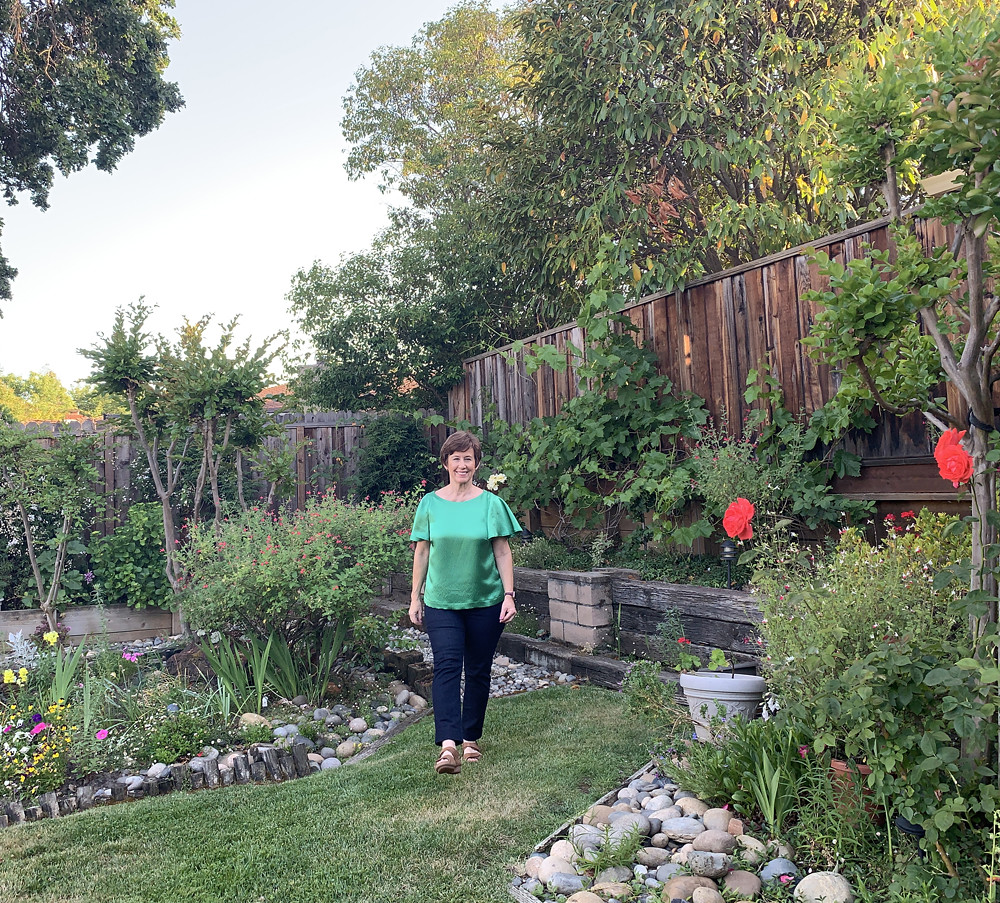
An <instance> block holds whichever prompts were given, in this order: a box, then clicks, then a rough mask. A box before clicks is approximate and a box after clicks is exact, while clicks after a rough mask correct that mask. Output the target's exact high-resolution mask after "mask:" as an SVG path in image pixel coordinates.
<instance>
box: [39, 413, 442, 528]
mask: <svg viewBox="0 0 1000 903" xmlns="http://www.w3.org/2000/svg"><path fill="white" fill-rule="evenodd" d="M426 413H430V412H426ZM272 416H274V417H275V419H276V421H277V422H278V423H279V424H280V425H281V426H282V428H283V432H282V434H280V435H278V436H272V437H270V438H268V440H267V443H266V444H267V445H268V446H269V447H270V448H272V449H280V448H283V447H296V448H297V451H296V456H295V462H294V465H293V467H292V474H291V475H292V476H293V477H294V480H295V487H296V488H295V494H294V496H293V497H292V498H291V499H290V502H289V504H290V506H292V507H296V508H299V507H302V506H304V505H305V502H306V497H307V493H309V492H323V493H326V492H330V491H333V492H335V493H336V494H337V495H338V496H339V497H341V498H343V497H345V496H346V494H347V492H348V489H349V483H350V479H351V478H352V477H353V476H355V475H356V473H357V466H358V453H359V452H360V450H361V447H362V445H363V443H364V431H365V426H366V424H367V423H370V422H371V421H372V420H373V419H375V418H377V417H380V416H385V415H383V414H378V413H368V412H366V413H356V412H352V411H323V412H317V413H308V414H301V413H278V414H274V415H272ZM113 427H114V421H113V420H84V421H82V422H80V421H66V422H58V423H50V422H45V423H39V422H31V423H27V424H24V425H23V428H24V429H25V430H26V431H28V432H31V433H34V434H35V436H36V438H37V439H38V441H39V442H42V443H44V444H45V445H48V446H51V445H53V444H54V443H55V442H56V440H57V438H58V436H59V435H62V434H70V435H75V436H81V437H91V438H93V439H94V440H95V460H94V465H95V468H96V470H97V473H98V481H97V483H96V485H95V486H94V490H95V492H96V493H97V495H99V496H100V497H101V500H102V502H101V507H100V510H99V514H98V520H97V522H96V523H94V524H93V525H92V527H91V532H93V533H100V534H101V535H107V534H109V533H112V532H114V530H115V528H116V527H117V526H118V524H120V523H121V522H122V521H123V520H124V518H125V513H126V512H127V511H128V506H129V505H130V504H131V502H132V501H133V500H134V497H135V495H136V493H135V491H134V490H135V488H136V485H135V484H136V480H137V479H139V480H141V479H146V480H148V479H149V478H148V476H143V475H144V474H146V473H147V466H146V458H145V454H144V453H143V451H142V448H141V447H140V446H139V444H138V443H137V442H133V441H132V440H131V439H129V437H128V436H123V435H120V434H118V433H116V432H115V430H114V429H113ZM445 432H446V430H445V427H444V426H437V427H427V428H425V433H426V435H427V438H428V441H429V443H430V447H431V452H432V453H434V454H436V453H437V451H438V450H439V449H440V447H441V443H442V442H443V441H444V438H445ZM192 466H194V467H197V463H195V464H194V465H192ZM251 470H252V465H251ZM245 489H246V493H247V497H248V498H251V497H253V493H254V492H256V493H257V494H258V495H263V494H266V491H267V489H266V486H265V485H262V484H261V483H260V482H259V475H257V474H254V473H252V472H251V473H250V474H249V475H247V485H246V487H245Z"/></svg>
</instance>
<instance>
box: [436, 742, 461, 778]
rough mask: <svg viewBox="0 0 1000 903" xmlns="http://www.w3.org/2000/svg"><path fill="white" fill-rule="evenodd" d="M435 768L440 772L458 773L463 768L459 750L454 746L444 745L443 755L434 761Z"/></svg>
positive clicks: (442, 748)
mask: <svg viewBox="0 0 1000 903" xmlns="http://www.w3.org/2000/svg"><path fill="white" fill-rule="evenodd" d="M434 770H435V771H436V772H437V773H438V774H458V773H459V772H460V771H461V770H462V760H461V759H460V758H459V757H458V750H457V749H456V748H455V747H454V746H442V747H441V755H439V756H438V759H437V761H436V762H435V763H434Z"/></svg>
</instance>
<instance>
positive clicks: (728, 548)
mask: <svg viewBox="0 0 1000 903" xmlns="http://www.w3.org/2000/svg"><path fill="white" fill-rule="evenodd" d="M719 558H721V559H722V560H723V561H724V562H726V584H727V586H728V587H729V588H730V589H732V588H733V562H734V561H735V560H736V543H735V542H733V541H732V540H731V539H726V540H723V543H722V551H721V552H720V553H719Z"/></svg>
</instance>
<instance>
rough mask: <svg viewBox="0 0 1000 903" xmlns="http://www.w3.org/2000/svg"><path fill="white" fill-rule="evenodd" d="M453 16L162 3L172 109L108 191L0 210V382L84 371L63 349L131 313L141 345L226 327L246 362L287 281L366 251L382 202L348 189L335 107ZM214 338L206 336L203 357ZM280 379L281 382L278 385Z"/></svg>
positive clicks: (94, 181)
mask: <svg viewBox="0 0 1000 903" xmlns="http://www.w3.org/2000/svg"><path fill="white" fill-rule="evenodd" d="M454 2H455V0H380V2H378V3H359V2H357V0H289V2H288V3H284V4H280V6H279V5H276V4H274V3H272V2H264V0H211V2H208V0H177V3H176V7H175V10H174V13H175V16H176V18H177V20H178V22H179V23H180V26H181V31H182V35H181V38H180V40H179V41H177V42H175V43H173V44H172V47H171V52H170V60H171V62H170V66H169V68H168V70H167V77H168V78H169V79H170V80H171V81H175V82H177V83H178V84H179V86H180V90H181V93H182V95H183V96H184V99H185V103H186V105H185V107H184V109H182V110H181V111H180V112H178V113H172V114H168V115H167V117H166V119H165V120H164V122H163V124H162V125H161V126H160V128H159V129H158V130H156V131H155V132H152V133H151V134H149V135H147V136H145V137H144V138H140V139H138V141H137V142H136V146H135V149H134V150H133V151H132V153H131V154H129V155H127V156H126V157H125V158H124V159H123V160H122V161H121V163H120V164H119V165H118V168H117V169H116V170H115V171H114V172H112V173H110V174H108V173H103V172H100V171H98V170H97V169H96V168H94V167H92V166H91V167H88V168H87V169H86V170H83V171H81V172H77V173H73V174H72V175H71V176H69V177H67V178H64V177H62V176H60V175H57V176H56V184H55V186H54V188H53V190H52V192H51V194H50V196H49V201H50V206H49V209H48V210H47V211H44V212H42V211H40V210H38V209H37V208H35V207H34V206H33V205H32V204H31V203H30V201H29V200H28V199H27V198H24V199H23V200H22V201H21V203H19V204H18V205H16V206H14V207H7V208H6V209H4V208H3V207H2V206H0V218H2V219H3V221H4V227H3V236H2V246H3V249H4V252H5V254H6V256H7V258H8V260H9V261H10V263H11V264H12V265H13V266H14V267H15V268H17V270H18V276H17V278H16V279H15V280H14V283H13V293H14V298H13V300H12V301H10V302H3V303H2V305H0V311H2V313H3V318H2V319H0V373H15V374H17V375H18V376H27V375H28V373H29V372H31V371H36V372H43V371H46V370H52V371H54V372H55V373H56V374H57V375H58V376H59V378H60V379H61V380H62V382H63V383H64V384H65V385H67V386H69V385H70V384H72V383H75V382H77V381H79V380H81V379H83V378H84V377H85V376H86V375H87V374H88V373H89V372H90V366H89V361H87V360H86V359H85V358H83V357H82V356H80V355H79V354H78V353H77V349H78V348H81V347H84V348H87V347H91V346H93V345H94V344H95V343H96V342H97V337H98V333H100V332H108V331H109V330H110V329H111V326H112V324H113V321H114V316H115V311H116V310H117V309H118V308H120V307H125V306H127V305H129V304H131V303H133V302H135V301H137V300H138V299H139V298H140V297H141V296H144V297H145V301H146V303H147V304H152V305H156V311H155V313H154V314H153V316H152V318H151V319H150V321H149V324H148V327H149V328H150V330H151V331H152V332H155V333H161V334H163V335H167V336H171V337H172V336H174V331H175V330H176V329H177V328H178V327H179V326H181V325H182V323H183V321H184V318H185V317H186V318H187V319H189V320H192V321H193V320H197V319H198V318H200V317H202V316H204V315H206V314H212V315H213V322H215V323H221V322H225V321H228V320H231V319H232V318H233V317H234V316H236V315H239V316H240V326H239V329H238V331H237V339H238V340H239V341H242V340H244V339H246V338H248V337H249V338H251V339H252V340H253V345H254V347H256V346H257V345H260V344H262V343H263V340H264V339H265V338H266V337H268V336H270V335H272V334H273V333H275V332H277V331H278V330H281V329H285V328H291V327H292V326H293V321H292V317H291V315H290V314H289V313H288V311H287V302H286V301H285V300H284V296H285V294H286V292H287V291H288V289H289V287H290V284H291V280H292V277H293V276H294V275H295V273H296V272H297V271H298V270H299V269H301V268H306V267H308V266H310V265H311V264H312V262H313V261H314V260H322V261H323V262H324V263H327V264H335V263H336V262H337V261H338V259H339V258H340V255H341V254H343V253H349V252H354V251H360V250H363V249H364V248H365V247H367V245H368V243H369V241H370V240H371V238H372V236H373V235H374V234H375V233H376V232H377V231H378V229H379V228H380V227H381V226H384V225H385V223H386V222H387V215H386V212H387V209H388V205H389V204H390V203H392V201H393V199H392V198H391V197H389V196H386V195H383V194H382V193H381V192H380V191H379V189H378V179H377V176H370V177H368V178H366V179H365V180H362V181H360V182H351V181H349V180H348V178H347V175H346V173H345V172H344V168H343V162H344V159H345V157H346V152H347V145H346V143H345V142H344V140H343V137H342V136H341V134H340V118H341V112H342V107H341V104H342V99H343V97H344V95H345V94H346V93H347V91H348V89H349V87H350V86H351V84H352V83H353V80H354V74H355V72H357V70H358V69H359V68H360V67H362V66H364V65H365V64H366V63H367V62H368V60H369V58H370V55H371V53H372V51H373V50H375V49H376V48H377V47H380V46H399V45H408V44H409V43H410V42H411V40H412V39H413V36H414V35H415V34H416V33H417V31H418V30H419V29H420V27H421V26H422V25H423V24H424V23H426V22H433V21H436V20H439V19H441V18H442V17H443V16H444V14H445V13H446V12H447V10H448V9H449V8H450V7H451V6H453V5H454ZM215 335H216V334H214V333H213V334H210V336H209V338H210V340H211V339H212V338H214V337H215ZM277 375H279V376H280V375H281V374H280V372H279V373H278V374H277Z"/></svg>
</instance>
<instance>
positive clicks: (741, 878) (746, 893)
mask: <svg viewBox="0 0 1000 903" xmlns="http://www.w3.org/2000/svg"><path fill="white" fill-rule="evenodd" d="M722 886H723V887H724V888H725V889H726V890H728V891H732V892H733V893H734V894H735V895H736V896H737V897H739V898H740V899H744V900H749V899H750V898H751V897H756V896H757V894H759V893H760V888H761V881H760V878H758V877H757V876H756V875H755V874H754V873H753V872H747V871H744V870H743V869H734V870H733V871H731V872H730V873H729V874H728V875H726V877H725V878H723V879H722Z"/></svg>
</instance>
